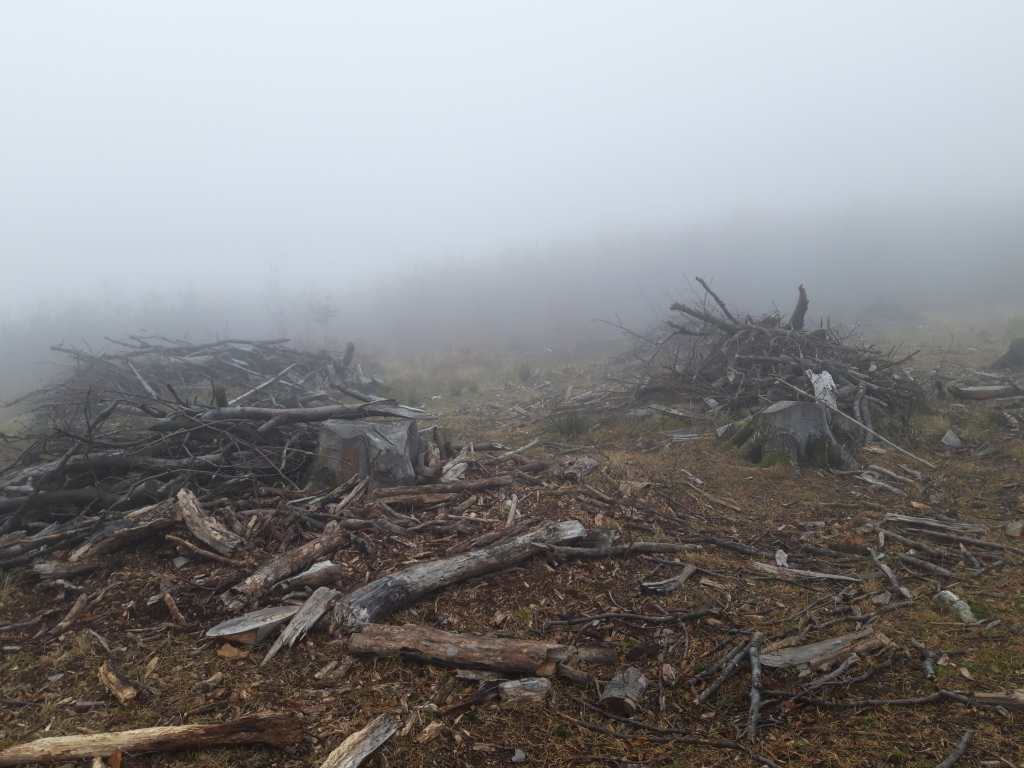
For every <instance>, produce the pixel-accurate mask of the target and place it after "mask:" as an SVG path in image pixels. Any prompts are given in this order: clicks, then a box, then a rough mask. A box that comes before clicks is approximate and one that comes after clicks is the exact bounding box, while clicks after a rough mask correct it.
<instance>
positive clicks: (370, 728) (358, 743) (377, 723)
mask: <svg viewBox="0 0 1024 768" xmlns="http://www.w3.org/2000/svg"><path fill="white" fill-rule="evenodd" d="M400 725H401V723H400V722H399V721H398V720H396V719H395V718H394V717H392V716H391V715H388V714H383V715H379V716H378V717H377V719H375V720H374V721H373V722H372V723H370V724H369V725H367V726H366V727H365V728H362V729H360V730H358V731H356V732H355V733H353V734H352V735H351V736H349V737H348V738H347V739H345V740H344V741H343V742H341V745H340V746H339V747H338V748H337V749H335V750H334V751H333V752H331V754H329V755H328V756H327V759H326V760H324V761H323V762H322V763H321V764H320V768H359V766H360V765H361V764H362V763H363V761H364V760H366V758H368V757H369V756H370V755H372V754H373V753H374V752H376V751H377V750H378V749H380V747H381V746H382V745H383V744H384V742H386V741H387V740H388V739H390V738H391V737H392V736H394V735H395V733H396V732H397V731H398V728H399V726H400Z"/></svg>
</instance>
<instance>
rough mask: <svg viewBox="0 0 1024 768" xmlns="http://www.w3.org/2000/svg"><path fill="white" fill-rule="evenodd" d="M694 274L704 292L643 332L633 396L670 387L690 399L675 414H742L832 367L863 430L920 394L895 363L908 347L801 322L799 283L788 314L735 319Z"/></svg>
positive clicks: (895, 415) (803, 296)
mask: <svg viewBox="0 0 1024 768" xmlns="http://www.w3.org/2000/svg"><path fill="white" fill-rule="evenodd" d="M698 282H699V283H700V285H701V286H702V287H703V288H704V291H705V296H704V301H703V303H702V304H701V305H700V306H690V305H687V304H681V303H679V302H676V303H674V304H672V306H671V309H672V310H673V311H674V312H677V313H679V315H680V317H679V319H678V320H671V321H668V322H667V323H666V325H667V326H668V327H669V328H670V329H671V330H670V332H669V333H668V335H667V336H665V335H663V338H661V339H660V340H654V339H644V341H645V344H644V346H643V348H642V349H643V351H642V352H640V353H639V354H638V355H637V357H638V362H639V366H640V369H641V370H640V374H639V376H638V377H637V378H638V380H637V383H636V386H635V387H634V389H633V391H632V395H633V398H634V400H636V399H640V398H642V397H645V396H648V395H655V394H657V395H665V394H669V395H671V396H674V397H677V398H679V399H682V400H687V401H689V403H688V411H681V413H689V415H694V416H700V415H703V416H706V415H707V414H708V412H718V411H725V412H726V413H728V414H729V415H731V416H743V415H746V414H747V413H750V412H753V411H759V410H761V409H762V408H765V407H767V406H769V405H772V404H774V403H777V402H780V401H783V400H795V399H800V394H799V393H798V392H797V391H795V389H798V390H801V391H802V392H804V393H805V394H806V395H807V397H809V398H811V399H813V398H814V397H815V394H814V392H813V390H812V388H811V387H810V381H809V375H808V372H810V373H812V374H816V375H817V374H822V373H828V374H830V375H831V378H832V381H833V382H834V383H835V387H836V390H837V391H836V396H837V400H838V407H839V408H840V409H841V410H842V411H843V412H844V413H847V414H848V415H850V416H852V417H853V418H855V419H856V420H857V421H858V422H860V423H861V424H863V425H864V426H867V427H868V428H869V429H870V428H871V424H872V422H873V421H874V420H882V421H892V422H896V423H902V424H906V422H907V420H908V418H909V415H910V412H911V409H912V407H913V404H914V402H915V399H917V398H918V397H919V396H920V385H919V384H918V383H917V382H916V381H915V380H914V379H913V378H912V377H911V376H910V375H909V373H907V372H905V371H904V370H903V369H902V368H901V366H902V365H903V364H904V363H906V362H907V361H908V360H910V359H911V357H913V354H911V355H906V356H902V357H900V356H898V355H897V353H896V350H895V349H893V350H889V351H888V352H882V351H880V350H878V349H876V348H875V347H873V346H868V345H864V344H862V343H860V342H859V341H857V340H856V339H854V337H853V336H852V334H843V333H842V332H840V331H839V330H838V329H836V328H834V327H832V325H831V324H830V323H827V322H826V323H823V324H822V326H821V327H819V328H816V329H813V330H809V329H807V328H805V327H804V318H805V315H806V312H807V307H808V300H807V293H806V292H805V291H804V287H803V286H800V288H799V300H798V302H797V305H796V308H795V309H794V310H793V313H792V314H791V315H790V317H789V318H788V319H786V318H784V317H783V316H782V315H780V314H779V313H778V312H773V313H771V314H768V315H765V316H763V317H761V318H760V319H757V320H755V319H753V318H751V317H750V316H749V315H747V316H745V317H743V318H742V319H740V317H739V316H738V315H737V314H736V313H734V312H732V311H730V310H729V308H728V307H727V305H726V304H725V302H723V301H722V300H721V299H720V298H719V297H718V296H717V295H716V294H715V293H714V291H712V290H711V288H710V286H708V284H707V283H706V282H705V281H704V280H701V279H699V278H698ZM638 349H640V348H638ZM794 388H795V389H794ZM864 435H867V433H866V432H865V433H864Z"/></svg>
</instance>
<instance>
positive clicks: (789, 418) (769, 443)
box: [732, 400, 860, 472]
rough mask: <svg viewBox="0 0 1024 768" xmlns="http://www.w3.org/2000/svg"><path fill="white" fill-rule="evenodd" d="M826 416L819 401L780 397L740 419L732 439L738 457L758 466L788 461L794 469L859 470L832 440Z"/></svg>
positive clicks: (826, 413)
mask: <svg viewBox="0 0 1024 768" xmlns="http://www.w3.org/2000/svg"><path fill="white" fill-rule="evenodd" d="M827 415H828V411H827V410H826V409H825V406H824V405H822V404H821V403H801V402H796V401H793V400H782V401H780V402H778V403H775V404H774V405H770V406H769V407H767V408H765V409H764V410H763V411H761V412H760V413H757V414H754V415H753V416H751V417H750V418H749V419H747V420H746V421H745V422H743V423H742V424H741V425H740V426H739V428H738V429H737V431H736V433H735V435H734V436H733V438H732V442H733V444H734V445H737V446H739V449H740V456H742V457H743V458H744V459H746V460H748V461H751V462H754V463H755V464H760V465H761V466H762V467H773V466H778V465H784V464H789V466H791V467H792V468H793V471H794V472H799V471H800V470H801V469H803V468H805V467H820V468H826V467H830V468H832V469H841V470H856V469H860V465H859V464H858V463H857V462H856V461H854V459H853V457H852V456H850V454H849V453H847V451H846V449H845V448H843V446H841V445H840V444H839V443H838V442H837V441H836V438H835V435H833V434H832V430H831V429H830V428H829V425H828V419H827V418H826V416H827Z"/></svg>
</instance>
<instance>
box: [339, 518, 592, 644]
mask: <svg viewBox="0 0 1024 768" xmlns="http://www.w3.org/2000/svg"><path fill="white" fill-rule="evenodd" d="M585 533H586V529H585V528H584V527H583V525H582V524H581V523H580V522H578V521H576V520H567V521H564V522H560V523H546V524H544V525H542V526H541V527H540V528H536V529H534V530H533V531H529V532H527V533H523V534H520V535H518V536H513V537H511V538H508V539H506V540H504V541H500V542H498V543H497V544H493V545H492V546H490V547H487V548H485V549H477V550H473V551H471V552H462V553H460V554H457V555H451V556H450V557H443V558H440V559H438V560H433V561H429V562H426V563H422V564H420V565H414V566H410V567H409V568H405V569H403V570H400V571H396V572H394V573H392V574H389V575H387V576H385V577H383V578H381V579H377V580H376V581H373V582H370V583H369V584H367V585H366V586H363V587H360V588H359V589H356V590H354V591H352V592H349V593H348V594H347V595H345V596H344V597H342V598H341V599H340V600H339V601H338V602H337V603H336V604H335V607H334V617H333V621H332V623H331V631H332V632H335V633H341V632H353V631H355V630H357V629H358V628H359V627H361V626H363V625H364V624H369V623H371V622H375V621H378V620H379V619H382V618H384V617H386V616H390V615H391V614H392V613H394V612H395V611H397V610H400V609H402V608H404V607H405V606H407V605H411V604H412V603H415V602H416V601H417V600H419V599H420V598H421V597H423V596H425V595H427V594H430V593H431V592H435V591H437V590H438V589H441V588H443V587H447V586H450V585H452V584H456V583H458V582H460V581H464V580H465V579H469V578H472V577H473V576H482V575H483V574H485V573H491V572H492V571H499V570H503V569H505V568H508V567H510V566H513V565H516V564H517V563H520V562H522V561H523V560H527V559H529V558H530V557H533V556H534V555H535V554H536V553H537V552H538V549H539V548H540V547H543V546H545V545H551V544H557V543H559V542H568V541H573V540H577V539H580V538H582V537H583V535H584V534H585Z"/></svg>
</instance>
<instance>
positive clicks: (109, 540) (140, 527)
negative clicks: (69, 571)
mask: <svg viewBox="0 0 1024 768" xmlns="http://www.w3.org/2000/svg"><path fill="white" fill-rule="evenodd" d="M177 507H178V505H177V503H176V502H175V501H173V500H168V501H162V502H160V503H159V504H153V505H151V506H148V507H143V508H142V509H137V510H135V511H134V512H130V513H129V514H127V515H125V516H124V517H123V518H121V519H120V520H111V521H109V522H107V523H104V525H103V526H102V527H101V528H100V529H99V530H98V531H96V533H94V534H93V535H92V536H90V537H89V538H88V539H87V540H86V542H85V543H84V544H83V545H82V546H80V547H79V548H78V549H76V550H75V551H74V552H72V553H71V557H69V558H68V559H69V560H70V561H71V562H72V563H77V562H78V561H79V560H84V559H85V558H87V557H99V556H100V555H106V554H108V553H110V552H113V551H115V550H118V549H120V548H121V547H124V546H126V545H127V544H130V543H131V542H133V541H137V540H139V539H142V538H145V537H146V536H151V535H153V534H154V533H159V532H160V531H165V530H167V529H168V528H170V527H171V526H173V525H174V523H175V522H176V521H177Z"/></svg>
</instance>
